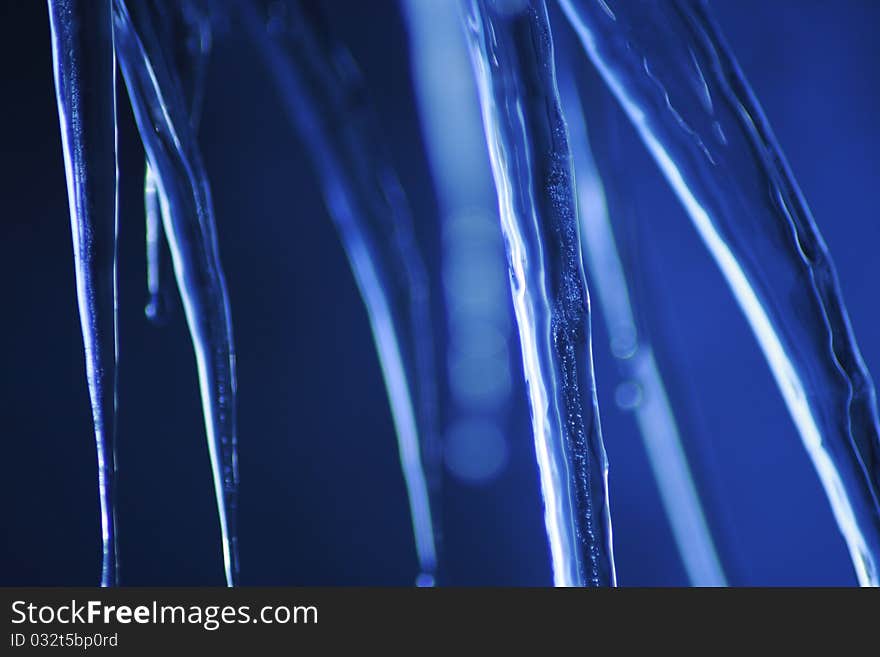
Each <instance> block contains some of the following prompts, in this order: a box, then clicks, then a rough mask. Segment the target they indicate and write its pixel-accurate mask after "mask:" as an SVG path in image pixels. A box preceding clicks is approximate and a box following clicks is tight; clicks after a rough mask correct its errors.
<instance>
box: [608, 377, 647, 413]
mask: <svg viewBox="0 0 880 657" xmlns="http://www.w3.org/2000/svg"><path fill="white" fill-rule="evenodd" d="M614 401H615V402H616V403H617V406H618V408H620V409H621V410H623V411H632V410H634V409H636V408H638V407H639V405H640V404H641V403H642V387H641V386H640V385H639V384H638V383H636V382H635V381H624V382H623V383H621V384H620V385H618V386H617V389H616V390H615V391H614Z"/></svg>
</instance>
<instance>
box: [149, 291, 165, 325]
mask: <svg viewBox="0 0 880 657" xmlns="http://www.w3.org/2000/svg"><path fill="white" fill-rule="evenodd" d="M144 315H146V317H147V319H148V320H149V321H150V323H151V324H154V325H155V326H164V325H165V324H166V323H167V322H168V308H167V304H166V303H165V302H164V301H163V300H162V296H161V295H155V296H152V297H150V299H149V301H147V305H146V306H145V307H144Z"/></svg>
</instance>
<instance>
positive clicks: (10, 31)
mask: <svg viewBox="0 0 880 657" xmlns="http://www.w3.org/2000/svg"><path fill="white" fill-rule="evenodd" d="M712 4H713V5H714V7H715V14H716V16H717V18H718V20H719V22H720V24H721V27H722V29H723V31H724V32H725V33H726V35H727V37H728V40H729V42H730V44H731V46H732V47H733V50H734V51H735V53H736V54H737V56H738V58H739V61H740V64H741V65H742V67H743V69H744V70H745V73H746V75H747V77H748V79H749V80H750V82H751V83H752V85H753V87H754V89H755V91H756V93H757V96H758V98H759V99H760V100H761V102H762V104H763V107H764V109H765V111H766V113H767V115H768V117H769V119H770V122H771V124H772V125H773V127H774V129H775V132H776V135H777V137H778V140H779V142H780V143H781V145H782V147H783V150H784V151H785V153H786V155H787V156H788V159H789V162H790V164H791V166H792V168H793V170H794V173H795V176H796V177H797V179H798V181H799V182H800V184H801V187H802V189H803V190H804V192H805V195H806V197H807V199H808V201H809V203H810V205H811V207H812V209H813V212H814V215H815V217H816V220H817V222H818V224H819V226H820V229H821V231H822V233H823V235H824V236H825V238H826V240H827V242H828V245H829V248H830V250H831V253H832V255H833V257H834V260H835V262H836V264H837V268H838V273H839V275H840V280H841V284H842V288H843V291H844V296H845V299H846V301H847V304H848V307H849V311H850V315H851V318H852V321H853V325H854V328H855V332H856V335H857V337H858V338H859V344H860V346H861V348H862V352H863V355H864V357H865V360H866V361H867V364H868V367H869V369H871V370H872V371H874V372H877V371H880V336H878V334H877V331H876V330H875V328H874V326H875V324H876V322H877V321H878V320H880V315H878V310H877V304H876V291H875V290H876V282H877V280H878V268H880V263H878V258H877V257H876V252H877V245H878V244H880V222H877V221H876V214H877V211H876V204H875V203H874V202H873V201H874V195H875V193H876V191H877V189H878V183H880V178H878V172H880V150H878V129H877V121H876V116H877V115H878V113H880V88H878V85H877V80H878V79H880V70H878V69H880V52H878V51H880V41H878V40H877V39H876V38H875V35H874V32H875V31H876V26H877V25H878V24H880V3H875V2H871V1H870V0H850V1H849V2H830V1H828V2H818V1H810V0H773V1H767V0H724V1H716V2H713V3H712ZM326 5H327V7H328V8H329V11H330V13H331V15H332V20H333V23H334V25H335V26H336V27H337V28H338V31H339V34H340V36H341V38H342V39H343V40H344V41H345V42H346V43H347V44H348V45H349V47H350V48H351V50H352V52H353V54H354V55H355V57H356V59H357V60H358V61H359V62H360V64H361V67H362V69H363V71H364V74H365V76H366V78H367V80H368V82H369V85H370V87H371V90H372V94H373V100H374V102H375V104H376V106H377V108H378V112H379V116H380V121H381V123H382V127H383V130H384V133H385V135H386V136H387V139H388V146H389V148H390V150H391V153H392V156H393V159H394V161H395V162H396V164H397V165H398V170H399V172H400V175H401V178H402V180H403V183H404V186H405V187H406V189H407V191H408V193H409V196H410V201H411V204H412V206H413V209H414V214H415V216H416V217H418V219H419V221H418V227H417V230H418V233H419V239H420V241H421V243H422V245H423V247H424V248H425V251H426V254H427V259H428V262H429V266H430V267H431V269H432V271H435V272H436V271H437V268H438V267H439V240H438V236H437V228H436V226H437V217H436V209H435V205H436V201H435V198H434V193H433V186H432V183H431V178H430V172H429V169H428V165H427V161H426V159H425V155H424V151H423V147H422V140H421V136H420V127H419V120H418V115H417V112H416V106H415V102H414V99H413V96H412V92H411V81H410V64H409V60H408V56H407V44H406V36H405V31H404V25H403V22H402V20H401V17H400V14H399V12H398V10H397V7H396V5H395V4H394V3H392V2H390V1H382V2H369V3H365V2H342V1H334V2H327V3H326ZM0 17H2V20H0V25H2V30H3V35H2V38H0V71H2V78H0V79H2V80H3V102H2V103H0V130H2V139H0V153H2V157H0V180H2V197H0V198H2V203H3V205H2V218H0V236H2V240H0V243H2V254H3V256H2V258H0V280H3V281H5V284H4V286H3V304H2V311H0V312H2V322H0V343H2V344H3V345H4V346H5V349H4V350H3V358H2V363H3V364H2V377H0V386H2V387H0V418H2V424H0V426H2V441H3V449H2V452H0V454H2V458H0V500H2V513H0V533H2V540H0V584H4V585H12V584H46V585H48V584H65V585H73V584H93V583H95V582H96V581H97V576H98V568H99V552H98V550H99V546H98V535H99V528H98V508H97V494H96V482H95V450H94V444H93V438H92V432H91V420H90V411H89V404H88V398H87V393H86V386H85V376H84V371H83V353H82V339H81V336H80V332H79V320H78V317H77V311H76V304H75V296H74V281H73V266H72V256H71V247H70V229H69V220H68V217H67V199H66V192H65V183H64V172H63V164H62V159H61V147H60V138H59V132H58V123H57V116H56V113H55V100H54V89H53V82H52V71H51V54H50V47H49V35H48V18H47V12H46V7H45V4H44V3H42V2H7V3H5V4H3V5H2V8H0ZM585 75H587V76H589V75H590V73H589V72H588V71H587V72H585ZM597 93H599V92H598V91H597ZM119 117H120V121H119V122H120V125H119V149H120V154H119V168H120V180H121V189H120V208H121V209H120V225H121V229H120V230H121V235H120V247H119V284H120V311H121V312H120V331H121V347H120V349H121V374H120V377H121V378H120V390H119V395H120V409H121V410H120V417H119V436H120V439H119V440H120V443H119V463H120V491H119V505H120V511H119V517H120V541H121V542H120V554H121V566H122V569H123V570H122V573H123V574H122V581H123V583H124V584H128V585H148V584H158V585H162V584H217V585H219V584H221V583H222V567H221V563H220V551H219V542H218V529H217V522H216V515H215V509H214V500H213V491H212V485H211V480H210V472H209V468H208V458H207V449H206V446H205V441H204V438H203V426H202V419H201V412H200V407H199V399H198V391H197V385H196V375H195V367H194V360H193V356H192V351H191V347H190V344H189V337H188V334H187V331H186V327H185V323H184V321H183V315H182V312H181V311H180V308H179V302H178V301H177V300H176V299H174V301H173V307H172V317H171V320H170V321H169V323H168V324H167V325H166V326H164V327H162V328H155V327H153V326H151V325H149V324H148V323H147V322H146V320H145V319H144V316H143V304H144V301H145V296H146V295H145V282H144V281H145V278H144V276H145V273H144V246H143V240H144V236H143V211H142V173H143V151H142V149H141V147H140V145H139V142H138V137H137V133H136V129H135V127H134V123H133V120H132V117H131V113H130V110H129V109H128V107H127V98H126V96H125V92H124V89H123V87H122V86H120V93H119ZM200 139H201V143H202V145H203V149H204V155H205V160H206V165H207V168H208V172H209V176H210V179H211V182H212V184H213V192H214V202H215V208H216V211H217V216H218V224H219V233H220V249H221V254H222V258H223V262H224V265H225V268H226V272H227V279H228V283H229V288H230V297H231V302H232V312H233V322H234V326H235V335H236V343H237V352H238V365H239V391H240V400H239V423H240V428H239V435H240V465H241V480H242V489H241V557H242V564H243V565H242V581H243V582H244V583H245V584H395V585H409V584H411V583H412V581H413V578H414V576H415V573H416V571H417V566H416V560H415V554H414V550H413V547H412V540H411V535H410V525H409V515H408V511H407V505H406V498H405V490H404V486H403V481H402V478H401V475H400V469H399V465H398V461H397V452H396V445H395V441H394V434H393V427H392V423H391V417H390V414H389V411H388V408H387V403H386V399H385V394H384V388H383V385H382V379H381V373H380V370H379V366H378V362H377V360H376V357H375V354H374V350H373V345H372V340H371V336H370V331H369V327H368V324H367V320H366V315H365V312H364V310H363V306H362V304H361V301H360V298H359V296H358V292H357V289H356V287H355V285H354V282H353V279H352V277H351V275H350V273H349V269H348V265H347V262H346V260H345V257H344V254H343V251H342V249H341V247H340V244H339V241H338V239H337V236H336V234H335V232H334V229H333V227H332V225H331V222H330V220H329V218H328V217H327V216H326V212H325V210H324V207H323V205H322V201H321V198H320V194H319V192H318V187H317V182H316V180H315V179H314V177H313V175H312V173H311V171H310V169H309V166H308V163H307V161H306V158H305V156H304V153H303V152H302V149H301V147H300V145H299V143H298V142H297V139H296V137H295V135H294V134H293V133H292V131H291V130H290V129H289V126H288V124H287V122H286V121H285V117H284V115H283V113H282V111H281V110H280V108H279V106H278V102H277V99H276V97H275V95H274V91H273V89H272V87H271V85H270V83H269V80H268V78H267V77H266V75H265V74H264V73H263V72H262V70H261V69H260V67H259V65H258V62H257V59H256V57H255V53H253V51H252V50H251V48H250V46H249V45H248V44H247V43H246V42H244V41H243V40H242V39H241V38H240V36H238V35H236V34H234V33H230V34H225V35H220V36H219V37H218V39H217V43H216V48H215V51H214V53H213V55H212V58H211V61H210V73H209V80H208V89H207V98H206V106H205V113H204V117H203V120H202V124H201V127H200ZM619 139H620V140H621V143H622V144H624V145H626V146H625V149H626V150H625V152H626V154H627V158H628V166H627V174H628V176H629V178H630V179H629V180H628V181H626V182H627V185H628V187H627V188H628V189H632V190H634V193H633V204H634V207H636V208H638V207H642V208H649V209H650V216H651V221H650V222H642V223H641V224H640V225H639V226H638V231H637V232H638V235H637V236H636V237H635V238H634V239H635V242H634V244H635V245H636V248H637V251H638V253H639V255H640V256H643V257H644V263H645V269H644V271H645V275H644V276H643V279H644V280H643V284H642V289H641V295H640V298H643V299H645V300H649V305H648V306H647V313H648V315H649V318H650V324H651V326H652V332H653V334H654V336H655V339H657V340H661V339H662V341H663V342H662V344H663V345H664V346H663V348H662V349H661V352H660V356H661V361H662V364H663V365H664V372H665V373H667V376H668V378H669V382H670V384H671V387H672V390H673V393H672V394H673V398H674V399H675V401H676V402H677V403H678V404H679V405H680V410H681V412H682V415H681V421H682V423H683V425H684V427H685V430H686V437H687V440H688V446H689V448H690V449H691V450H692V454H693V458H694V459H695V461H696V462H698V463H699V464H700V468H699V476H698V478H699V480H700V483H701V485H702V486H703V488H704V489H705V491H706V493H707V497H708V499H709V505H710V508H711V509H712V510H713V511H714V514H713V518H714V520H713V527H714V528H715V529H716V531H717V532H718V535H719V536H720V537H723V538H724V547H723V555H724V558H725V565H726V566H727V567H728V570H729V572H730V577H731V580H732V582H733V583H736V584H753V585H754V584H759V585H765V584H772V585H780V584H788V585H790V584H811V585H831V584H853V583H855V579H854V576H853V574H852V568H851V566H850V564H849V561H848V557H847V554H846V551H845V548H844V545H843V541H842V540H841V538H840V537H839V535H838V533H837V530H836V528H835V526H834V523H833V520H832V518H831V514H830V511H829V509H828V505H827V502H826V500H825V497H824V495H823V493H822V491H821V489H820V487H819V485H818V482H817V480H816V477H815V474H814V472H813V470H812V467H811V465H810V463H809V461H808V459H807V457H806V455H805V452H804V450H803V449H802V447H801V446H800V442H799V439H798V437H797V434H796V433H795V431H794V429H793V426H792V424H791V422H790V420H789V418H788V415H787V412H786V410H785V408H784V406H783V404H782V401H781V398H780V395H779V393H778V392H777V391H776V389H775V386H774V385H773V382H772V379H771V376H770V374H769V371H768V369H767V367H766V365H765V363H764V361H763V358H762V356H761V355H760V353H759V351H758V348H757V347H756V345H755V344H754V341H753V339H752V338H751V334H750V332H749V329H748V327H747V325H746V323H745V321H744V319H743V318H742V316H741V315H740V313H739V311H738V309H737V308H736V306H735V304H734V302H733V301H732V298H731V296H730V294H729V293H728V291H727V288H726V286H725V284H724V282H723V281H722V279H721V276H720V274H719V273H718V272H717V270H716V268H715V266H714V264H713V263H712V262H711V261H710V258H709V256H708V255H707V254H706V253H705V249H704V248H703V246H702V244H701V243H700V241H699V239H698V238H697V236H696V234H695V232H694V231H693V229H692V228H691V226H690V223H689V221H688V219H687V218H686V217H685V215H684V213H683V212H682V210H681V209H680V208H679V207H678V205H677V203H676V201H675V199H674V198H673V196H672V194H671V192H670V191H669V190H668V189H667V187H666V185H665V183H664V181H663V180H662V179H661V177H660V175H659V174H658V173H657V171H656V169H655V167H654V165H653V163H652V162H651V161H650V159H649V158H648V156H647V154H646V153H645V152H644V150H643V149H642V148H641V147H640V145H639V144H638V143H637V142H636V139H635V137H634V136H633V134H632V131H631V130H630V129H628V128H626V129H623V130H621V131H620V135H619ZM432 283H433V286H434V290H433V291H434V292H435V297H436V298H437V299H442V294H441V290H440V283H439V280H438V277H437V276H434V278H433V281H432ZM436 311H437V312H436V316H437V325H438V327H442V325H443V321H442V315H441V309H440V307H439V304H438V307H437V309H436ZM594 329H595V330H594V335H595V342H594V351H595V358H596V368H597V376H598V386H599V398H600V406H601V409H602V413H603V416H602V421H603V428H604V431H605V440H606V445H607V448H608V452H609V456H610V458H611V464H612V473H611V487H612V511H613V517H614V536H615V547H616V555H617V566H618V574H619V579H620V582H621V583H622V584H624V585H670V584H671V585H675V584H685V583H686V579H685V575H684V571H683V569H682V566H681V564H680V562H679V560H678V557H677V555H676V552H675V548H674V545H673V543H672V539H671V534H670V532H669V529H668V526H667V524H666V521H665V519H664V517H663V513H662V509H661V507H660V505H659V502H658V499H657V493H656V489H655V486H654V483H653V479H652V477H651V474H650V470H649V469H648V465H647V461H646V459H645V456H644V452H643V449H642V447H641V444H640V438H639V436H638V434H637V432H636V430H635V425H634V423H633V422H632V420H631V418H630V417H629V416H627V415H626V414H625V413H623V412H621V411H618V410H617V409H616V408H615V405H614V401H613V393H614V387H615V385H616V383H617V379H616V377H617V371H616V368H615V366H614V363H613V362H612V361H611V357H610V355H609V352H608V349H607V346H606V345H607V336H606V334H605V332H604V329H603V327H602V326H601V321H599V320H598V318H597V320H596V321H594ZM440 330H441V333H442V328H441V329H440ZM514 371H516V370H514ZM516 394H517V395H518V396H517V397H516V400H517V403H516V405H515V407H514V408H512V409H511V421H510V423H509V426H510V427H512V429H511V431H510V432H509V434H508V436H507V438H508V444H509V449H510V458H509V463H508V466H507V468H506V469H505V470H504V472H503V473H502V475H501V476H500V477H499V478H498V479H496V480H495V481H493V482H492V483H490V484H485V485H482V486H470V485H465V484H462V483H459V482H457V481H456V480H455V479H453V478H449V479H448V481H447V482H446V485H445V489H444V496H443V505H442V507H443V521H444V522H443V530H444V548H445V556H446V562H445V568H444V571H443V572H442V574H441V583H445V584H502V585H508V584H509V585H521V584H548V583H550V581H551V580H550V570H549V563H548V554H547V548H546V539H545V535H544V530H543V521H542V517H541V504H540V493H539V490H538V486H537V476H536V472H535V465H534V450H533V447H532V442H531V437H530V434H529V430H528V419H527V417H528V416H527V411H526V409H525V399H524V396H523V394H522V391H521V390H519V391H518V392H517V393H516Z"/></svg>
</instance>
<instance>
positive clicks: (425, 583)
mask: <svg viewBox="0 0 880 657" xmlns="http://www.w3.org/2000/svg"><path fill="white" fill-rule="evenodd" d="M435 584H436V582H435V580H434V576H433V575H432V574H431V573H419V575H418V577H416V586H417V587H419V588H420V589H424V588H434V586H435Z"/></svg>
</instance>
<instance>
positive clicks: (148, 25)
mask: <svg viewBox="0 0 880 657" xmlns="http://www.w3.org/2000/svg"><path fill="white" fill-rule="evenodd" d="M114 21H115V27H116V47H117V52H118V54H119V60H120V65H121V67H122V71H123V75H124V77H125V82H126V86H127V87H128V93H129V97H130V98H131V103H132V107H133V109H134V115H135V120H136V121H137V124H138V129H139V131H140V134H141V139H142V140H143V142H144V148H145V149H146V151H147V157H148V159H149V162H150V167H151V168H152V170H153V171H155V172H156V176H157V179H158V183H159V194H160V198H164V199H167V203H168V212H167V213H163V221H164V227H165V235H166V237H167V239H168V244H169V247H170V248H171V257H172V261H173V263H174V273H175V276H176V278H177V285H178V288H179V290H180V295H181V298H182V300H183V306H184V311H185V313H186V319H187V323H188V325H189V329H190V334H191V336H192V342H193V347H194V349H195V355H196V362H197V365H198V373H199V387H200V391H201V397H202V406H203V410H204V416H205V430H206V432H207V437H208V449H209V452H210V455H211V466H212V470H213V474H214V487H215V493H216V497H217V507H218V512H219V518H220V528H221V535H222V543H223V557H224V565H225V571H226V581H227V583H228V584H229V585H230V586H233V585H235V584H236V583H237V579H238V546H237V541H238V538H237V537H238V534H237V504H238V463H237V454H236V422H235V412H236V408H235V397H236V383H235V352H234V348H233V340H232V322H231V318H230V314H229V301H228V295H227V292H226V282H225V280H224V277H223V271H222V269H221V267H220V258H219V252H218V248H217V235H216V227H215V225H214V214H213V208H212V205H211V193H210V188H209V186H208V180H207V177H206V175H205V171H204V167H203V165H202V162H201V155H200V153H199V150H198V145H197V143H196V140H195V134H194V131H193V129H192V125H191V123H190V119H189V114H190V112H189V108H188V107H187V104H186V103H185V101H184V98H183V92H182V90H181V84H180V81H179V80H178V79H177V77H176V75H175V73H174V69H173V67H172V66H171V65H170V64H169V62H168V60H167V58H166V52H165V50H164V49H163V47H162V41H161V38H160V36H159V35H158V33H157V26H156V23H155V17H154V15H153V14H152V13H151V5H150V4H149V3H146V2H133V3H129V4H128V5H126V3H125V2H124V1H123V0H115V2H114Z"/></svg>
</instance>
